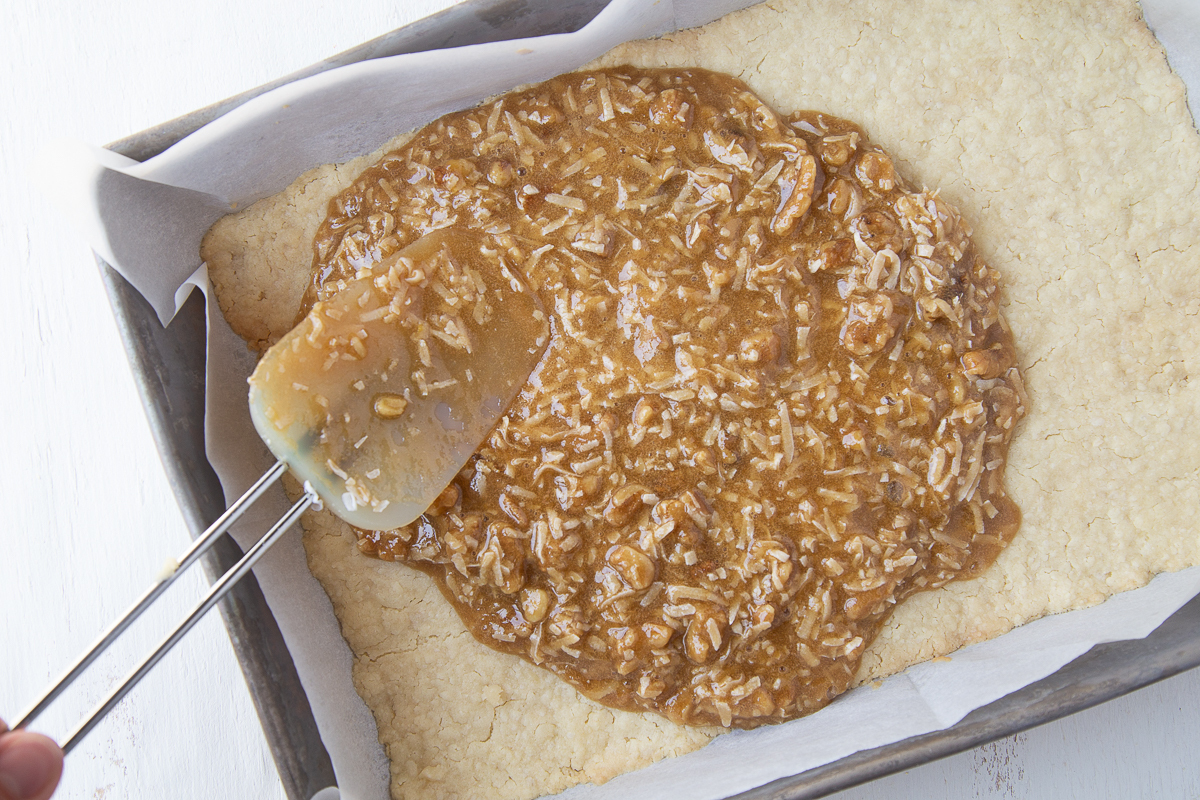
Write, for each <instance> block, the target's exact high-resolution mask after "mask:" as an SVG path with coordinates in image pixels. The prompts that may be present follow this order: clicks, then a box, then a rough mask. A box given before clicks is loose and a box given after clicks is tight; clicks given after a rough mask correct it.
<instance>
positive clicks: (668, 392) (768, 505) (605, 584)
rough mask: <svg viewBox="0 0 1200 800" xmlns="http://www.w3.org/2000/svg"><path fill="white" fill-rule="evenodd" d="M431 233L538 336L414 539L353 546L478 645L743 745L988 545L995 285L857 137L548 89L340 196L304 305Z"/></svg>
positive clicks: (633, 78)
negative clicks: (725, 732)
mask: <svg viewBox="0 0 1200 800" xmlns="http://www.w3.org/2000/svg"><path fill="white" fill-rule="evenodd" d="M447 226H456V227H458V228H463V229H473V230H477V231H480V232H483V233H485V234H487V235H489V236H490V237H493V239H494V241H495V242H497V243H498V245H499V249H500V251H501V252H502V253H503V254H504V255H505V257H506V258H507V259H508V260H509V263H510V264H511V265H512V267H513V268H514V269H516V270H518V271H519V272H522V273H523V274H524V275H525V277H526V278H527V279H528V281H529V283H530V285H531V286H532V287H533V288H534V290H535V291H536V292H538V294H539V296H540V298H541V301H542V303H543V305H544V307H545V309H546V310H547V312H548V313H549V315H550V317H551V338H550V341H549V343H548V345H547V349H546V352H545V355H544V356H543V358H542V360H541V362H540V364H539V365H538V367H537V368H536V369H535V371H534V373H533V374H532V376H531V377H530V379H529V382H528V385H527V386H526V387H525V389H524V390H523V391H522V392H521V394H520V395H519V396H518V397H517V399H516V401H515V402H514V403H513V405H512V406H511V407H510V409H509V410H508V413H507V414H506V415H505V416H504V417H503V419H502V420H501V422H500V424H499V425H498V426H497V427H496V429H495V430H494V432H493V433H492V434H491V437H490V438H489V439H488V440H487V442H485V444H484V445H483V446H482V447H480V449H479V450H478V452H477V453H476V454H475V456H474V457H473V458H472V460H471V462H470V463H469V464H468V465H467V466H466V467H465V468H464V469H463V470H462V472H461V473H460V474H459V476H458V477H457V478H456V479H455V481H454V482H453V483H452V484H451V485H450V487H449V488H448V489H447V490H446V491H445V492H444V493H443V495H442V496H441V497H440V498H439V500H438V501H437V502H436V503H435V505H434V506H433V507H432V508H431V509H430V510H429V512H428V513H427V514H425V515H424V516H423V517H421V518H420V519H419V520H418V521H417V522H415V523H413V524H412V525H411V526H408V527H406V528H403V529H400V530H394V531H359V534H358V535H359V544H360V547H361V549H362V550H363V551H364V552H366V553H369V554H371V555H375V556H377V557H379V558H383V559H389V560H399V561H404V562H406V563H408V564H411V565H413V566H416V567H418V568H420V569H422V570H425V571H426V572H428V573H429V574H431V575H433V576H434V577H435V578H436V579H437V580H438V582H439V583H440V584H441V586H442V588H443V591H444V593H445V594H446V596H447V597H448V598H449V599H450V600H451V601H452V602H453V603H454V605H455V606H456V607H457V609H458V611H459V613H460V614H461V615H462V617H463V619H464V620H465V621H466V622H467V625H468V627H470V628H471V629H472V630H473V631H474V633H475V634H476V636H477V637H478V638H479V639H480V640H481V641H483V642H485V643H486V644H488V645H490V646H492V647H495V648H497V649H500V650H503V651H505V652H510V653H514V654H517V655H520V656H523V657H524V658H527V659H529V660H531V661H532V662H534V663H536V664H540V665H542V666H544V667H546V668H548V669H550V670H552V671H554V672H555V673H556V674H558V675H560V676H561V677H563V678H564V679H566V680H568V681H570V682H571V683H573V684H574V685H576V686H577V687H579V689H580V690H581V691H582V692H584V693H585V694H587V695H588V696H590V697H593V698H595V699H597V700H600V701H601V702H604V703H606V704H608V705H611V706H615V707H619V708H625V709H635V710H637V709H648V710H653V711H657V712H659V713H662V714H664V715H666V716H667V717H669V718H670V719H672V720H674V721H677V722H681V723H686V724H718V725H723V726H734V727H753V726H756V725H759V724H762V723H764V722H773V721H778V720H783V719H788V718H791V717H795V716H799V715H803V714H807V713H810V712H812V711H815V710H816V709H818V708H820V707H821V706H823V705H825V704H826V703H828V702H829V701H830V700H831V699H832V698H833V697H834V696H836V695H837V694H838V693H840V692H842V691H843V690H845V689H846V688H847V686H848V685H849V684H850V682H851V679H852V678H853V676H854V673H855V670H856V669H857V666H858V663H859V660H860V658H861V656H862V653H863V651H864V649H865V648H866V646H867V645H868V644H869V643H870V641H871V640H872V639H873V637H874V636H875V635H876V632H877V631H878V630H879V628H880V625H881V624H882V622H883V621H884V620H885V619H886V617H887V616H888V614H889V613H890V612H891V611H892V609H893V608H895V606H896V604H897V603H898V602H900V601H901V600H903V599H904V598H905V597H907V596H909V595H911V594H913V593H914V592H917V591H921V590H924V589H931V588H935V587H938V586H942V585H944V584H945V583H947V582H949V581H951V580H954V579H957V578H964V577H971V576H973V575H976V574H978V573H979V572H980V571H981V570H983V569H984V568H986V567H987V566H988V565H989V564H991V562H992V561H993V560H994V559H995V557H996V555H997V554H998V552H999V551H1000V550H1001V549H1002V548H1003V546H1004V545H1005V543H1006V542H1008V541H1009V540H1010V539H1011V538H1012V536H1013V535H1014V533H1015V532H1016V529H1017V526H1018V521H1019V513H1018V511H1017V509H1016V507H1015V505H1014V504H1013V503H1012V502H1011V501H1010V500H1009V499H1008V498H1007V496H1006V495H1005V493H1004V488H1003V485H1002V474H1003V467H1004V459H1005V455H1006V453H1007V450H1008V444H1009V441H1010V439H1011V436H1012V433H1013V429H1014V426H1015V424H1016V422H1017V421H1018V420H1019V418H1020V417H1021V416H1022V414H1023V413H1024V402H1023V390H1022V386H1021V380H1020V375H1019V373H1018V370H1017V367H1016V359H1015V357H1014V352H1013V345H1012V340H1011V336H1010V334H1009V331H1008V328H1007V326H1006V324H1005V322H1004V320H1003V319H1002V318H1001V316H1000V313H999V310H998V306H997V294H998V291H997V276H996V274H995V273H994V272H993V271H992V270H991V269H990V268H989V267H987V266H986V265H985V264H984V263H983V261H982V260H981V259H980V258H979V257H978V256H977V252H976V250H975V247H974V246H973V245H972V243H971V241H970V239H969V233H970V231H969V228H968V226H967V224H966V222H965V221H963V220H962V219H961V218H960V217H959V215H958V213H957V211H955V210H954V209H953V208H951V207H950V206H948V205H947V204H946V203H945V202H943V201H942V200H940V199H939V198H938V197H937V195H936V193H932V192H926V191H915V190H913V189H911V188H910V187H908V185H907V184H906V183H905V182H904V180H903V178H902V177H900V176H899V175H898V174H897V173H896V170H895V167H894V165H893V162H892V160H891V159H890V158H889V157H888V155H887V154H886V153H884V152H883V151H882V150H880V149H879V148H878V147H876V146H874V145H872V144H870V142H869V141H868V140H867V138H866V136H865V135H864V134H863V132H862V131H861V130H859V129H858V128H857V127H856V126H854V125H853V124H851V123H849V122H846V121H844V120H840V119H836V118H833V117H829V116H827V115H824V114H819V113H800V114H796V115H794V116H792V117H791V118H787V119H785V118H783V117H781V116H779V115H778V114H777V113H775V112H774V111H773V110H772V109H771V108H769V107H767V106H766V105H764V104H763V102H762V101H761V100H759V99H758V98H757V97H756V96H755V95H754V94H752V93H751V92H750V91H749V90H748V89H747V87H746V86H745V85H744V84H743V83H741V82H740V81H737V80H735V79H733V78H730V77H727V76H723V75H719V74H715V73H710V72H706V71H704V70H697V69H693V70H638V69H633V68H618V69H614V70H607V71H602V72H592V73H577V74H571V75H566V76H562V77H559V78H556V79H554V80H551V81H549V82H547V83H544V84H540V85H537V86H534V87H532V88H528V89H525V90H522V91H519V92H515V93H513V94H510V95H507V96H505V97H502V98H500V99H498V100H497V101H495V102H494V103H491V104H490V105H486V106H483V107H480V108H475V109H471V110H468V111H463V112H459V113H456V114H451V115H449V116H446V117H443V118H442V119H440V120H438V121H436V122H434V123H432V124H431V125H429V126H428V127H427V128H425V129H424V130H422V131H420V132H419V133H418V134H417V135H416V136H415V137H414V138H413V139H412V140H411V141H410V142H409V143H408V144H406V145H405V146H404V147H403V148H402V149H400V150H398V151H396V152H393V153H391V154H389V155H388V156H386V157H385V158H384V159H383V160H382V162H380V163H379V164H378V165H376V166H374V167H372V168H370V169H368V170H367V171H366V172H364V173H363V175H362V176H361V177H360V178H359V179H358V180H357V181H356V182H355V183H354V184H353V185H352V186H351V187H350V188H349V189H348V190H347V191H346V192H344V193H343V194H342V195H341V196H339V197H337V198H335V199H334V200H333V201H332V202H331V203H330V213H329V216H328V218H327V219H326V220H325V222H324V224H323V225H322V227H321V229H320V231H319V233H318V235H317V239H316V242H315V245H314V247H315V251H316V259H315V265H314V273H313V279H312V284H311V286H310V288H309V292H308V296H307V298H306V301H307V302H306V305H311V303H312V302H313V301H315V300H316V299H317V298H320V297H324V296H325V295H326V294H327V293H331V292H333V291H336V290H337V288H338V287H339V285H344V284H345V283H346V282H347V281H349V280H350V279H352V278H353V277H354V275H355V273H356V271H357V270H358V269H359V268H361V267H363V266H364V265H369V264H371V263H373V262H375V261H379V260H381V259H383V258H385V257H386V256H388V255H389V254H391V253H394V252H395V251H397V250H399V249H400V248H402V247H404V246H405V245H407V244H409V243H411V242H413V241H414V240H416V239H417V238H418V237H419V236H421V235H423V234H425V233H427V232H429V231H431V230H435V229H438V228H442V227H447Z"/></svg>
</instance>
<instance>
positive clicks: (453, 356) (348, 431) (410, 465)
mask: <svg viewBox="0 0 1200 800" xmlns="http://www.w3.org/2000/svg"><path fill="white" fill-rule="evenodd" d="M548 338H549V325H548V321H547V318H546V315H545V312H544V311H543V309H542V307H541V304H540V303H539V302H538V300H537V297H536V295H534V294H533V292H531V291H530V289H529V287H528V286H527V285H526V284H525V282H524V279H523V278H522V277H521V276H520V275H518V274H517V273H515V272H514V271H513V270H512V269H511V267H510V266H509V265H508V264H507V263H506V260H505V256H504V253H503V252H502V251H501V250H500V249H499V248H498V246H497V245H496V243H495V242H494V241H493V240H492V239H491V238H489V237H487V236H483V235H480V234H476V233H472V232H466V231H455V230H452V229H443V230H440V231H435V232H433V233H429V234H427V235H425V236H424V237H422V238H421V239H418V240H417V241H416V242H415V243H413V244H411V245H409V246H408V247H406V248H404V249H403V250H401V251H399V252H398V253H395V254H393V255H392V256H390V257H388V258H386V259H384V260H383V261H380V262H378V263H375V264H371V265H367V266H365V267H363V268H361V269H360V270H359V272H358V274H357V275H356V276H355V278H354V280H352V281H350V282H349V283H347V285H346V286H345V287H344V288H343V289H341V290H340V291H338V292H337V293H336V294H335V295H333V296H332V297H330V298H329V299H327V300H324V301H320V302H318V303H316V304H315V305H314V307H313V309H312V311H311V312H310V313H309V314H308V315H307V316H306V317H305V318H304V319H303V320H302V321H301V322H300V323H299V324H298V325H297V326H296V327H295V328H294V329H293V330H292V331H291V332H290V333H288V334H287V335H286V336H284V337H283V338H282V339H281V340H280V341H279V342H278V343H277V344H276V345H275V346H274V347H272V348H271V349H270V350H269V351H268V352H267V353H266V355H264V356H263V358H262V360H261V361H260V362H259V364H258V367H257V368H256V369H255V371H254V374H253V375H252V376H251V377H250V415H251V418H252V419H253V421H254V427H255V429H256V430H257V431H258V433H259V435H260V436H262V438H263V441H264V442H266V444H267V447H269V448H270V450H271V452H272V453H274V454H275V456H276V458H278V459H279V461H278V463H276V464H275V466H274V467H272V468H271V469H270V470H268V471H267V473H266V474H265V475H263V476H262V477H261V478H260V479H259V480H258V482H257V483H255V484H254V486H252V487H251V488H250V490H249V491H247V492H246V494H245V495H243V496H242V497H241V498H239V499H238V500H237V502H235V503H234V504H233V505H231V506H230V507H229V509H227V510H226V512H225V513H224V514H222V515H221V517H220V518H219V519H218V520H217V521H216V522H215V523H214V524H213V525H212V527H210V528H209V529H208V530H207V531H205V532H204V533H203V534H201V535H200V536H199V537H198V538H197V539H196V540H195V541H194V542H193V543H192V545H191V547H189V548H188V549H187V551H185V552H184V553H183V554H182V555H181V556H180V557H179V559H178V561H177V562H176V565H175V566H173V568H172V569H170V570H166V571H164V574H163V575H161V576H160V577H159V579H158V580H157V581H156V582H155V583H154V584H153V585H152V586H151V587H150V588H149V589H148V590H147V591H146V593H145V594H144V595H143V596H142V597H141V599H140V600H138V602H137V603H135V604H134V606H133V607H132V608H130V610H129V611H128V612H126V614H125V615H124V616H123V617H122V618H121V619H119V620H118V621H117V622H115V623H114V624H113V625H112V627H110V628H109V629H108V630H107V631H105V633H104V634H103V635H102V636H101V637H100V639H99V640H98V641H97V642H96V643H95V644H94V645H93V646H92V647H91V648H90V649H89V650H88V651H87V652H86V653H84V654H83V655H82V656H80V658H79V659H78V660H77V661H76V662H75V664H74V665H72V666H71V668H70V669H68V670H67V672H66V673H65V674H64V675H63V677H62V678H61V679H60V680H59V681H58V682H57V683H55V684H54V686H52V687H51V688H50V689H49V690H48V691H47V692H46V694H45V695H44V696H43V697H42V698H41V699H40V700H39V701H38V702H37V703H35V704H34V705H33V706H32V707H31V708H30V709H29V711H27V712H26V713H24V714H22V715H21V717H20V718H19V719H17V721H16V722H15V723H14V725H13V728H14V729H16V728H23V727H25V726H27V725H28V724H29V723H30V722H31V721H32V720H33V719H34V718H35V717H36V716H37V715H38V714H40V713H41V712H42V711H43V710H44V709H45V708H46V707H47V706H49V704H50V703H51V702H53V701H54V699H55V698H56V697H58V696H59V694H61V693H62V692H63V691H64V690H65V689H66V688H67V687H68V686H69V685H70V684H71V683H72V682H73V681H74V680H75V679H76V678H77V677H78V676H79V675H80V674H81V673H82V672H83V671H84V670H85V669H87V667H88V666H89V665H90V664H91V663H92V662H93V661H94V660H95V659H96V658H97V657H98V656H99V655H100V654H101V653H102V652H103V651H104V650H105V649H107V648H108V646H109V645H110V644H112V642H114V641H115V640H116V639H117V637H119V636H120V635H121V633H122V632H123V631H124V630H125V629H126V628H127V627H128V626H129V625H130V624H131V623H132V622H133V621H134V620H135V619H137V617H138V616H140V615H141V613H142V612H143V611H144V610H145V609H146V608H148V607H149V606H150V604H151V603H153V602H154V600H155V599H156V598H157V597H158V596H159V595H161V594H162V592H163V591H164V590H165V589H166V588H167V586H169V585H170V584H171V583H172V582H173V581H174V580H175V578H176V577H177V576H178V575H179V574H180V573H181V572H182V571H183V570H184V569H186V568H187V567H189V566H191V564H193V563H195V561H196V560H197V559H198V558H199V557H200V556H201V555H203V554H204V552H206V551H207V550H208V548H209V547H210V546H211V545H212V543H213V542H215V541H216V540H217V538H218V537H219V536H220V535H221V534H223V533H225V532H226V531H227V530H228V529H229V527H230V526H231V525H232V524H233V523H234V522H235V521H236V520H237V519H238V518H239V517H240V516H241V514H242V513H243V512H244V511H245V509H246V508H248V507H249V506H250V504H251V503H253V502H254V501H255V500H256V499H258V497H260V496H261V495H262V493H263V492H264V491H265V490H266V489H267V488H268V487H269V486H270V485H271V484H273V483H274V482H275V481H276V480H278V479H279V477H280V476H281V475H282V474H283V473H284V472H285V471H287V470H291V471H292V472H293V473H294V474H295V476H296V477H297V479H298V480H299V481H300V482H301V483H303V484H304V492H303V495H302V496H301V498H300V499H299V500H298V501H296V503H294V504H293V505H292V507H291V508H290V509H289V510H288V512H287V513H286V514H284V516H283V517H281V518H280V519H279V521H278V522H276V523H275V525H273V526H272V527H271V529H270V530H268V531H267V533H266V534H264V535H263V537H262V538H260V539H259V540H258V542H256V543H255V544H254V546H253V547H251V548H250V549H249V550H248V551H247V552H246V554H245V556H244V557H243V558H242V559H241V560H240V561H239V562H238V563H237V564H236V565H235V566H234V567H233V569H231V570H230V571H229V572H227V573H226V574H225V575H223V576H222V577H221V578H220V579H219V580H218V581H216V582H215V583H214V584H213V586H212V588H211V590H210V591H209V593H208V594H207V595H206V596H205V598H204V599H203V600H202V601H201V602H200V603H199V604H197V605H196V607H195V609H194V610H193V611H192V613H191V614H189V616H188V617H187V618H186V619H185V620H184V622H183V623H182V624H181V625H180V626H179V627H178V628H176V629H175V630H174V631H173V632H172V633H171V634H170V635H169V636H168V637H166V639H164V640H163V642H162V644H160V645H159V647H158V649H156V650H155V651H154V652H153V653H152V654H151V655H150V656H149V657H148V658H147V659H146V660H145V661H143V662H142V664H141V665H139V666H138V667H137V668H136V669H135V670H134V671H133V672H131V673H130V674H129V676H128V677H127V678H126V679H125V680H124V681H123V682H122V683H121V685H120V686H118V687H117V688H116V689H115V690H113V692H112V693H111V694H110V695H109V696H108V697H107V698H106V699H105V700H104V701H103V702H102V703H101V704H100V705H99V706H97V708H96V709H95V711H94V712H93V713H92V714H91V715H90V716H89V717H88V718H87V719H86V720H84V722H83V723H81V724H80V725H79V727H78V728H77V729H76V730H75V731H74V732H73V733H71V734H70V736H69V737H68V738H67V739H66V741H65V742H64V744H63V750H64V751H66V752H70V750H71V749H72V748H73V747H74V746H75V744H77V743H78V742H79V741H80V740H81V739H82V738H83V737H84V736H86V735H87V734H88V732H89V731H91V729H92V728H93V727H95V725H96V723H98V722H99V721H100V719H102V718H103V717H104V715H105V714H107V713H108V711H109V710H111V709H112V708H113V707H114V706H115V705H116V704H117V703H118V702H120V700H121V698H122V697H124V696H125V694H126V693H127V692H128V691H129V690H130V689H132V688H133V686H134V685H136V684H137V682H138V681H139V680H141V678H142V676H144V675H145V674H146V673H147V672H149V671H150V669H151V668H152V667H153V666H154V665H155V664H156V663H158V661H159V659H160V658H162V656H163V655H165V654H166V652H167V651H168V650H170V648H171V647H172V646H173V645H174V644H175V642H177V641H179V639H181V638H182V637H183V635H184V634H185V633H187V631H188V630H189V629H191V627H192V625H194V624H195V623H196V621H197V620H199V619H200V617H202V616H203V615H204V614H205V612H207V611H208V610H209V609H210V608H212V607H213V606H214V605H216V603H217V601H218V600H220V599H221V597H222V596H223V595H224V594H225V592H227V591H228V590H229V589H230V588H231V587H232V586H233V585H234V584H236V583H237V581H238V580H239V579H240V578H241V577H242V576H243V575H245V574H246V573H247V572H249V571H250V568H251V567H252V566H253V565H254V563H255V562H256V561H257V560H258V559H259V558H260V557H261V556H262V554H263V553H265V552H266V550H267V549H268V548H269V547H270V546H271V545H272V544H273V543H274V542H275V541H276V540H278V539H279V537H280V536H281V535H282V534H283V532H284V531H286V530H287V529H288V528H290V527H291V526H292V524H294V523H295V522H296V521H297V520H298V519H299V518H300V516H301V514H303V513H304V511H305V510H306V509H308V507H309V506H311V505H313V504H315V503H317V502H318V501H320V502H323V503H324V505H325V506H326V507H327V508H328V509H329V510H330V511H332V512H333V513H334V514H337V515H338V516H339V517H341V518H342V519H344V520H346V521H347V522H349V523H350V524H351V525H355V526H357V527H360V528H366V529H372V530H387V529H390V528H396V527H400V526H402V525H407V524H408V523H409V522H412V521H413V520H414V519H416V518H417V517H418V516H420V515H421V514H422V513H423V512H424V511H425V510H426V509H427V508H428V507H429V506H430V504H432V502H433V501H434V500H435V499H436V498H437V496H438V495H439V494H440V493H441V492H442V491H443V490H444V489H445V488H446V486H447V485H448V484H449V483H450V481H451V480H452V479H453V478H454V476H455V475H456V474H457V473H458V471H459V470H460V469H462V467H463V465H464V464H466V462H467V460H468V459H469V458H470V457H471V454H472V453H473V452H475V449H476V448H477V447H478V446H479V444H480V443H481V442H483V440H484V439H485V438H486V437H487V435H488V433H489V432H490V431H491V429H492V428H493V427H494V426H495V424H496V423H497V421H498V420H499V419H500V417H501V416H502V415H503V414H504V412H505V410H506V409H507V408H508V406H509V405H510V404H511V402H512V400H513V398H514V397H515V396H516V394H517V392H518V391H520V389H521V387H522V386H524V385H525V382H526V380H527V379H528V377H529V374H530V372H532V371H533V369H534V367H535V366H537V363H538V361H539V360H540V358H541V355H542V352H543V350H544V348H545V344H546V341H547V340H548Z"/></svg>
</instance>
